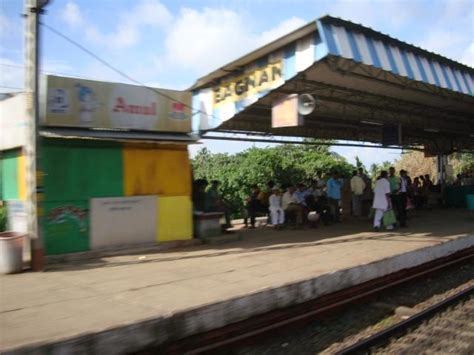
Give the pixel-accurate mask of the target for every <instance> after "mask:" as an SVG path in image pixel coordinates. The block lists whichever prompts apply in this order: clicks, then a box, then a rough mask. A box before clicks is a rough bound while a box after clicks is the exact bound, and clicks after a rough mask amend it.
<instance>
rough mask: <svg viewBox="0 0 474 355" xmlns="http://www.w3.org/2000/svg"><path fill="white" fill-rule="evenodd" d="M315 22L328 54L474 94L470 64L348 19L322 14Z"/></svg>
mask: <svg viewBox="0 0 474 355" xmlns="http://www.w3.org/2000/svg"><path fill="white" fill-rule="evenodd" d="M317 26H318V31H319V33H320V36H321V38H322V40H323V42H324V43H325V44H326V47H327V51H328V54H329V55H334V56H340V57H343V58H347V59H352V60H354V61H356V62H360V63H363V64H366V65H370V66H374V67H377V68H381V69H383V70H386V71H390V72H392V73H394V74H397V75H401V76H404V77H407V78H409V79H411V80H416V81H421V82H425V83H427V84H431V85H435V86H438V87H441V88H444V89H449V90H452V91H457V92H460V93H463V94H467V95H471V96H474V77H473V75H472V69H471V68H468V67H466V66H463V65H462V64H459V63H456V62H454V61H451V60H449V59H447V58H443V57H441V56H438V55H436V54H433V53H430V52H428V51H424V50H422V49H420V48H417V47H414V46H411V45H408V44H406V43H403V42H400V41H398V40H395V39H392V38H390V37H389V36H386V35H384V34H382V33H378V32H375V31H373V30H371V29H368V28H366V27H363V26H359V25H355V24H353V23H351V22H348V21H343V20H340V19H335V18H333V17H329V16H326V17H323V18H321V19H319V20H317ZM466 69H471V70H466Z"/></svg>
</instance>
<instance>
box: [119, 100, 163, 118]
mask: <svg viewBox="0 0 474 355" xmlns="http://www.w3.org/2000/svg"><path fill="white" fill-rule="evenodd" d="M113 111H114V112H124V113H130V114H132V115H145V116H155V115H156V103H155V102H152V103H151V104H150V105H149V106H141V105H129V104H127V102H126V101H125V99H124V98H123V97H117V101H116V102H115V106H114V108H113Z"/></svg>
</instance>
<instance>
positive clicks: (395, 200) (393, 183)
mask: <svg viewBox="0 0 474 355" xmlns="http://www.w3.org/2000/svg"><path fill="white" fill-rule="evenodd" d="M388 172H389V176H388V182H389V184H390V199H391V201H392V208H393V209H394V210H395V211H396V212H397V218H400V217H399V216H398V214H399V211H400V198H399V197H400V196H399V195H398V193H399V192H400V178H399V177H398V176H396V175H395V168H394V167H390V169H389V170H388Z"/></svg>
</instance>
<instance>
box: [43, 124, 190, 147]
mask: <svg viewBox="0 0 474 355" xmlns="http://www.w3.org/2000/svg"><path fill="white" fill-rule="evenodd" d="M40 135H41V136H42V137H45V138H64V139H83V140H109V141H140V142H144V143H145V142H150V143H177V144H178V143H181V144H193V143H196V142H197V141H198V140H199V137H198V136H196V135H194V134H188V133H174V132H141V131H140V132H139V131H123V130H94V129H84V128H70V127H45V126H43V127H41V128H40Z"/></svg>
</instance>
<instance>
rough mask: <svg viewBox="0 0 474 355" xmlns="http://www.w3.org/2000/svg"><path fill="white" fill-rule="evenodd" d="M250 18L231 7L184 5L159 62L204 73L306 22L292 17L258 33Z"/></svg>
mask: <svg viewBox="0 0 474 355" xmlns="http://www.w3.org/2000/svg"><path fill="white" fill-rule="evenodd" d="M248 22H249V21H247V20H246V18H244V17H243V16H242V15H240V14H238V13H236V12H234V11H231V10H226V9H212V8H205V9H203V10H202V11H198V10H195V9H190V8H183V9H181V11H180V13H179V15H178V17H177V18H176V20H175V21H174V23H173V25H172V26H171V28H170V30H169V32H168V34H167V37H166V40H165V47H166V53H167V54H166V56H165V58H159V59H158V60H157V63H159V64H161V65H172V66H173V67H181V68H184V69H192V70H193V71H195V72H196V75H198V76H199V75H203V74H205V73H206V72H208V71H210V70H213V69H217V68H218V67H220V66H222V65H224V64H226V63H227V62H229V61H231V60H233V59H235V58H238V57H239V56H241V55H243V54H245V53H246V52H248V51H250V50H252V49H255V48H257V47H259V46H261V45H263V44H265V43H268V42H270V41H273V40H275V39H277V38H278V37H281V36H282V35H285V34H287V33H288V32H290V31H292V30H295V29H296V28H298V27H301V26H302V25H303V24H304V23H306V21H304V20H302V19H300V18H297V17H292V18H290V19H288V20H285V21H283V22H282V23H280V24H278V25H277V26H276V27H274V28H272V29H269V30H268V31H265V32H263V33H256V32H255V31H253V30H252V28H250V27H249V25H248Z"/></svg>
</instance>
